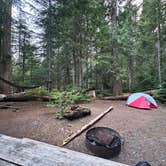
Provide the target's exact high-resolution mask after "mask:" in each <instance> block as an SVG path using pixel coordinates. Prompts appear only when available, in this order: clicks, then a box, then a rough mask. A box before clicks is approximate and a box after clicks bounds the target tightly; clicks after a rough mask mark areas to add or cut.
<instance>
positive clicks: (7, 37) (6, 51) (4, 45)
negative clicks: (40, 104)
mask: <svg viewBox="0 0 166 166" xmlns="http://www.w3.org/2000/svg"><path fill="white" fill-rule="evenodd" d="M11 7H12V1H11V0H8V1H6V2H5V9H4V11H5V13H4V16H3V21H2V25H1V27H2V28H3V29H2V32H3V36H2V38H1V45H0V50H1V57H0V76H1V77H3V78H4V79H6V80H10V79H11ZM0 93H5V94H9V93H11V87H10V86H9V85H8V84H6V83H4V82H2V81H0Z"/></svg>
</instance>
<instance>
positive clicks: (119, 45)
mask: <svg viewBox="0 0 166 166" xmlns="http://www.w3.org/2000/svg"><path fill="white" fill-rule="evenodd" d="M0 4H1V5H0V78H1V81H0V92H1V93H11V92H13V91H14V92H15V91H16V89H13V88H12V86H10V85H9V84H6V83H5V82H4V81H2V79H5V80H7V81H10V82H11V83H12V84H14V85H19V86H34V85H39V86H46V87H47V88H48V89H49V90H51V89H67V88H70V87H81V88H83V89H85V88H90V87H93V88H95V89H98V90H105V89H107V90H108V89H109V90H110V92H111V93H113V94H114V95H118V94H120V93H121V92H122V91H123V92H129V91H130V92H131V91H143V90H149V89H156V88H159V87H160V86H161V85H162V84H163V83H165V80H164V79H165V77H166V42H165V41H166V20H165V19H166V1H165V0H139V1H138V0H137V1H135V0H72V1H71V0H0Z"/></svg>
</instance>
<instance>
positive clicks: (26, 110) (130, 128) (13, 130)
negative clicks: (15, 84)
mask: <svg viewBox="0 0 166 166" xmlns="http://www.w3.org/2000/svg"><path fill="white" fill-rule="evenodd" d="M2 104H5V105H6V104H10V105H12V106H14V107H18V108H19V109H18V110H17V111H16V112H15V111H12V109H8V110H5V109H4V110H3V109H0V133H1V134H6V135H9V136H14V137H19V138H22V137H28V138H32V139H35V140H39V141H43V142H47V143H50V144H53V145H57V146H61V144H62V141H63V139H64V138H66V137H67V136H68V135H70V134H71V133H73V132H75V131H77V130H78V129H80V128H81V127H82V126H83V125H85V124H86V123H88V122H89V121H90V120H92V119H94V118H95V117H96V116H97V115H99V114H100V113H101V112H102V111H104V110H106V109H107V108H108V107H109V106H111V105H112V106H113V107H114V110H113V111H111V112H110V113H109V114H107V115H106V116H105V117H104V118H103V119H101V120H100V121H99V122H98V123H97V124H96V125H95V126H105V127H110V128H113V129H115V130H117V131H118V132H119V133H120V134H121V136H122V137H123V138H124V140H125V142H124V145H123V147H122V151H121V153H120V155H119V156H118V157H115V158H113V159H111V160H113V161H117V162H121V163H124V164H128V165H135V164H136V163H137V162H138V161H140V160H146V161H148V162H149V163H151V165H152V166H166V107H165V106H163V105H159V108H158V109H157V110H156V109H154V110H140V109H135V108H130V107H127V106H126V105H125V102H124V101H102V100H96V101H93V102H91V103H88V104H83V105H84V106H86V107H88V108H90V109H91V110H92V115H91V116H89V117H86V118H82V119H78V120H75V121H67V120H57V119H55V112H56V111H57V109H56V108H48V107H47V106H46V103H40V102H20V103H18V102H17V103H12V102H10V103H0V105H2ZM65 147H66V148H69V149H72V150H75V151H79V152H83V153H88V154H91V153H90V151H89V150H88V149H87V148H86V147H85V133H83V134H82V135H81V136H79V137H77V138H76V139H75V140H73V141H72V142H71V143H69V144H68V145H66V146H65ZM92 155H93V154H92Z"/></svg>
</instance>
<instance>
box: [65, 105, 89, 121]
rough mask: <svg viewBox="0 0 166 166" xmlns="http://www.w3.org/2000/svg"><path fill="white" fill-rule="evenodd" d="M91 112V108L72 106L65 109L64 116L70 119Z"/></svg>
mask: <svg viewBox="0 0 166 166" xmlns="http://www.w3.org/2000/svg"><path fill="white" fill-rule="evenodd" d="M90 114H91V110H90V109H89V108H85V107H80V106H76V105H75V106H72V107H71V108H69V109H67V111H65V113H64V115H63V117H64V118H66V119H68V120H74V119H78V118H82V117H85V116H88V115H90Z"/></svg>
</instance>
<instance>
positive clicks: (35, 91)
mask: <svg viewBox="0 0 166 166" xmlns="http://www.w3.org/2000/svg"><path fill="white" fill-rule="evenodd" d="M26 93H27V94H30V95H35V96H49V92H48V90H47V89H46V88H45V87H43V86H40V87H38V88H34V89H31V90H27V91H26Z"/></svg>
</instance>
